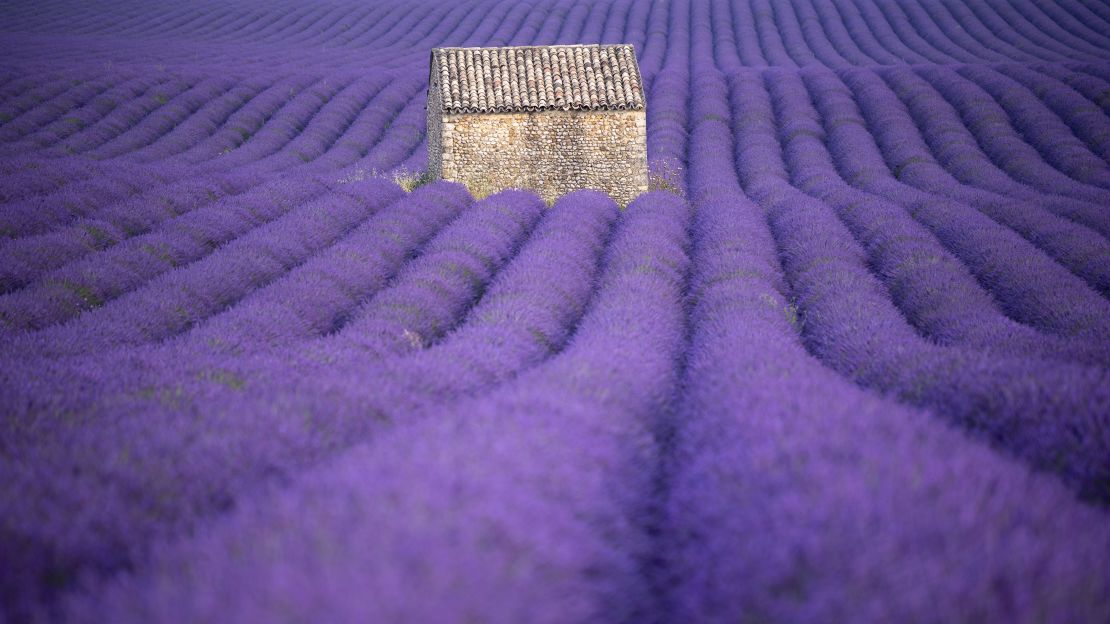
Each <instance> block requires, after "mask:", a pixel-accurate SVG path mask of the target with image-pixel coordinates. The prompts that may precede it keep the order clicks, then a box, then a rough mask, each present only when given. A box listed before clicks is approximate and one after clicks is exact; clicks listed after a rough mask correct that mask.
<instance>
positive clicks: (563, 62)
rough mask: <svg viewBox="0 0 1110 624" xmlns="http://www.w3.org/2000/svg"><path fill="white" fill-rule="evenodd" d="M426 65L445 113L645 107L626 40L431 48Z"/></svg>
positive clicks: (638, 73) (636, 69)
mask: <svg viewBox="0 0 1110 624" xmlns="http://www.w3.org/2000/svg"><path fill="white" fill-rule="evenodd" d="M431 71H432V72H435V73H437V74H438V76H439V94H438V96H439V97H440V98H441V102H442V105H443V110H444V112H446V113H509V112H521V111H538V110H642V109H643V108H644V89H643V83H642V82H641V80H640V68H639V66H638V65H637V64H636V54H635V51H634V50H633V49H632V46H631V45H627V44H626V45H558V46H528V47H506V48H436V49H434V50H432V64H431ZM436 95H437V94H435V93H431V92H429V94H428V97H436Z"/></svg>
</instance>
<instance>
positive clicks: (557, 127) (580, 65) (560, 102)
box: [427, 45, 648, 206]
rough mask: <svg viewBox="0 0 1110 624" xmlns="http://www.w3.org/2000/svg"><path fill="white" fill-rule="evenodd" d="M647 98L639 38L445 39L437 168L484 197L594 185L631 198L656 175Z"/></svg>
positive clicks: (431, 146)
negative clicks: (485, 42)
mask: <svg viewBox="0 0 1110 624" xmlns="http://www.w3.org/2000/svg"><path fill="white" fill-rule="evenodd" d="M644 105H645V99H644V91H643V83H642V81H641V77H640V69H639V66H638V65H637V63H636V55H635V52H634V51H633V48H632V46H631V45H573V46H528V47H503V48H436V49H434V50H432V58H431V73H430V76H429V86H428V105H427V111H428V168H429V171H428V174H429V176H430V177H431V178H433V179H444V180H454V181H458V182H462V183H463V184H465V185H466V186H467V188H469V189H470V191H471V193H473V194H474V196H475V197H484V196H486V195H489V194H491V193H494V192H496V191H499V190H501V189H505V188H524V189H531V190H534V191H536V192H537V193H539V194H540V196H541V197H543V198H544V199H545V200H546V201H547V202H548V203H550V202H553V201H554V200H555V199H556V198H557V197H558V196H560V195H562V194H564V193H567V192H569V191H573V190H576V189H583V188H591V189H597V190H601V191H604V192H606V193H608V194H609V195H610V196H612V197H613V199H615V200H616V201H617V202H618V203H620V204H621V205H622V206H623V205H627V204H628V202H630V201H631V200H632V199H633V198H635V197H636V196H637V195H639V194H640V193H643V192H644V191H646V190H647V185H648V172H647V125H646V118H645V112H644Z"/></svg>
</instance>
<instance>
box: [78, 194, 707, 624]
mask: <svg viewBox="0 0 1110 624" xmlns="http://www.w3.org/2000/svg"><path fill="white" fill-rule="evenodd" d="M688 214H689V211H688V208H687V207H686V206H685V205H684V204H683V203H681V202H679V201H677V200H675V199H674V198H671V197H668V196H648V197H647V198H641V199H639V200H637V202H634V203H633V204H632V205H631V206H630V207H629V209H628V211H627V212H626V213H625V215H624V217H623V218H622V225H621V226H620V227H619V229H618V231H617V232H616V234H615V236H614V239H613V242H612V244H611V248H610V251H609V253H608V254H607V260H606V268H605V272H604V276H603V278H602V282H601V285H600V288H599V291H598V295H597V299H596V301H595V303H594V305H593V306H592V307H591V308H590V311H589V312H588V313H587V315H586V316H585V317H584V318H583V321H582V324H581V326H580V327H579V328H578V330H577V332H576V333H575V336H574V338H573V340H572V341H571V343H570V344H569V345H568V347H567V349H566V350H565V351H564V352H563V353H561V354H560V355H559V356H557V357H555V358H553V359H552V360H551V361H550V362H548V363H547V364H545V365H544V366H543V367H542V368H539V369H536V370H535V371H534V372H533V373H529V374H527V375H525V376H523V377H521V378H520V379H519V380H518V381H516V382H514V383H511V384H508V385H507V386H505V387H504V388H502V389H499V390H498V391H495V392H493V393H491V394H488V395H486V396H482V397H478V398H475V399H473V400H470V401H467V402H463V403H460V404H458V405H457V407H454V408H452V409H450V410H449V411H446V412H444V413H441V414H440V415H439V417H437V418H435V419H429V420H424V421H422V422H420V423H417V424H415V425H412V426H410V427H407V428H404V429H398V430H397V431H396V432H395V433H392V434H391V435H389V436H388V438H383V439H382V440H381V441H380V442H378V443H374V444H371V445H368V446H364V447H359V448H357V449H354V450H352V451H350V452H348V453H346V454H344V455H342V456H340V457H339V458H337V459H336V460H334V461H332V462H328V463H327V464H325V465H322V466H320V467H319V468H317V469H316V470H313V471H311V472H310V473H308V474H307V475H305V476H304V477H302V478H301V479H298V480H297V481H296V482H295V483H293V484H292V485H291V486H290V487H288V488H286V489H285V490H284V491H283V492H281V493H277V494H276V495H275V496H274V497H257V498H254V499H253V500H251V501H249V502H248V503H246V504H245V505H244V506H242V507H241V508H239V509H237V510H236V511H235V513H233V514H232V515H230V516H229V517H228V518H226V519H224V520H221V521H219V522H215V523H212V524H211V525H210V526H207V527H205V531H204V534H203V536H198V537H197V538H192V539H182V540H178V541H176V542H175V543H174V544H173V545H172V547H171V548H169V549H166V550H163V551H162V554H160V555H159V556H158V557H159V558H158V559H157V560H156V561H152V562H151V564H152V565H151V567H150V568H146V567H144V571H145V570H149V571H150V572H152V573H154V574H155V575H157V574H158V572H157V570H163V571H171V570H175V569H177V567H178V566H182V565H187V566H190V567H192V566H195V565H198V564H201V565H203V563H202V562H204V561H209V560H210V559H209V557H208V556H207V555H205V554H204V553H205V551H206V550H207V549H208V548H214V549H217V550H222V549H224V548H225V547H228V546H230V544H232V543H236V544H240V545H242V546H243V549H242V550H241V551H240V552H244V553H252V552H255V553H261V551H259V550H257V549H256V548H254V547H253V546H251V545H250V544H251V543H252V542H254V540H256V539H261V540H265V541H266V542H267V543H270V544H271V545H272V546H273V547H274V548H276V549H278V552H280V553H281V555H280V557H281V558H282V559H283V560H303V559H302V557H305V558H308V560H317V561H320V563H324V560H323V559H317V558H319V557H328V561H329V563H328V564H327V565H328V569H329V570H331V571H332V572H333V573H335V574H337V575H339V577H341V578H343V583H344V584H346V583H353V584H357V585H360V586H362V587H363V588H364V591H367V592H370V593H371V595H374V596H376V597H377V598H376V599H375V600H370V601H363V602H360V603H345V602H342V601H331V600H328V599H327V598H326V593H325V594H321V595H319V596H318V597H319V600H317V599H316V598H313V599H312V600H309V601H305V602H303V603H302V602H298V604H304V605H308V604H313V605H314V606H313V617H316V616H323V617H325V618H327V619H332V618H337V619H343V618H349V617H354V618H356V619H361V618H367V619H377V618H383V617H384V618H386V619H389V618H391V617H398V618H400V619H415V620H423V619H438V618H439V617H440V616H443V615H446V614H448V613H450V614H452V615H454V614H460V613H462V614H467V615H469V616H470V617H472V618H475V619H481V620H483V621H513V620H520V619H525V620H528V621H544V622H546V621H551V622H556V621H577V620H586V619H597V620H614V619H616V620H624V619H630V618H632V619H634V618H636V617H638V616H643V615H644V614H643V613H642V612H640V611H639V609H640V608H642V606H643V605H644V604H645V603H646V602H647V601H648V600H649V594H648V587H647V586H646V584H645V582H644V579H643V578H642V577H641V575H640V568H639V563H640V559H641V558H642V557H643V556H644V555H645V554H646V549H647V546H648V539H647V535H646V534H645V533H644V532H643V530H642V529H637V528H636V525H635V523H636V519H637V517H638V516H639V515H641V514H642V512H643V509H644V508H645V507H646V505H647V501H648V500H649V497H650V495H651V493H652V479H651V473H650V471H645V470H644V468H645V467H646V466H651V465H652V464H653V463H654V462H656V461H657V451H656V450H655V447H654V444H653V442H652V430H653V427H654V424H653V423H654V418H655V417H656V415H657V414H658V413H659V412H660V411H661V410H663V409H664V408H665V405H666V402H667V397H668V396H669V391H670V390H671V389H673V388H675V387H676V383H677V373H678V366H677V364H678V359H679V353H680V349H681V348H682V343H683V341H682V333H683V331H682V330H683V326H682V321H683V314H682V305H681V292H682V283H683V277H684V271H685V266H686V256H685V254H684V252H683V248H684V242H685V241H684V239H685V226H686V221H687V219H688ZM645 309H646V310H651V312H650V313H646V314H645V312H644V310H645ZM584 370H586V371H590V372H591V374H590V375H588V376H585V375H583V371H584ZM645 387H646V388H651V389H652V390H651V391H650V392H642V391H640V388H645ZM366 474H374V475H376V478H375V479H372V480H369V481H367V480H366V479H365V478H364V476H365V475H366ZM510 474H511V475H514V478H513V479H511V487H505V486H506V485H509V484H508V483H506V482H505V477H506V476H507V475H510ZM355 475H363V477H359V478H357V479H355V478H354V476H355ZM502 484H504V485H502ZM506 496H508V497H509V498H508V499H506V498H505V497H506ZM506 500H512V501H519V502H520V504H515V503H510V504H505V501H506ZM382 501H390V502H389V503H388V504H385V505H383V504H382ZM294 509H296V510H297V511H296V515H297V517H298V520H297V522H296V523H295V526H297V527H300V528H299V529H295V530H294V532H290V531H289V527H290V526H291V525H289V524H288V518H289V516H288V514H289V513H290V512H292V511H293V510H294ZM339 509H345V510H347V511H346V512H344V513H338V514H337V513H336V511H337V510H339ZM494 510H497V511H496V513H493V512H494ZM491 514H492V515H491ZM418 518H422V520H418ZM413 522H417V523H418V524H417V525H414V524H413ZM248 525H249V526H250V527H251V528H250V529H249V530H244V529H246V528H247V526H248ZM278 527H284V528H283V529H281V531H280V534H279V533H278ZM538 527H543V528H542V529H540V530H538V531H537V528H538ZM301 530H303V531H304V533H303V535H299V534H298V533H299V532H300V531H301ZM352 532H353V533H352ZM308 535H333V536H339V535H343V536H345V537H348V538H349V537H352V536H354V535H358V536H359V537H358V539H356V540H354V542H353V543H358V544H361V545H362V546H361V547H357V548H355V549H350V548H348V549H344V550H343V552H340V551H338V550H334V549H331V548H328V547H325V548H318V547H317V546H316V545H313V542H312V540H308V541H305V539H304V537H307V536H308ZM362 547H364V548H366V549H367V550H366V551H363V550H362ZM383 549H384V550H383ZM368 552H376V553H378V555H379V556H376V557H372V558H369V559H368V558H367V557H365V554H366V553H368ZM328 553H331V554H328ZM383 553H389V554H387V555H386V556H381V555H382V554H383ZM393 553H396V555H394V554H393ZM405 553H412V554H411V555H406V554H405ZM394 556H397V557H402V558H407V557H408V556H415V557H417V558H419V559H425V558H427V557H434V558H435V560H437V561H441V562H442V563H441V564H439V565H438V566H436V567H435V568H431V569H430V568H428V567H425V566H400V567H398V566H397V565H396V561H395V560H394ZM337 557H338V558H337ZM441 557H442V559H441ZM369 562H377V563H370V565H367V564H368V563H369ZM379 566H380V567H379ZM308 567H309V568H311V567H314V565H312V564H309V566H308ZM279 569H280V568H275V567H274V566H272V565H270V564H269V563H268V562H267V561H266V560H264V558H258V559H256V558H254V557H252V556H249V555H248V556H246V557H244V558H241V559H239V567H227V566H223V565H220V566H213V567H212V569H211V571H210V572H209V571H208V570H205V572H204V573H202V574H199V575H197V576H195V577H193V578H195V579H197V580H198V582H199V584H198V585H197V586H195V587H185V586H183V585H176V584H175V585H174V586H171V585H169V584H165V583H160V582H157V579H156V576H144V577H143V578H142V580H131V579H130V578H126V577H121V578H119V579H118V581H115V582H113V583H110V584H109V585H108V586H107V587H104V588H100V589H98V590H97V591H96V596H98V597H96V598H92V594H90V595H89V598H88V599H91V600H93V601H95V603H96V606H95V607H93V609H94V610H95V611H97V612H100V613H111V617H112V618H113V619H121V621H122V620H129V619H130V618H140V619H142V618H146V617H155V618H157V617H160V616H159V615H158V614H159V613H162V609H164V608H165V607H166V606H168V605H170V604H176V612H177V613H182V612H188V613H190V617H198V618H205V617H209V616H210V615H212V614H214V613H216V611H212V609H218V612H219V613H222V614H231V615H232V617H239V616H246V614H247V613H253V614H256V615H259V616H260V617H262V618H263V619H265V618H268V617H270V616H269V615H265V614H266V613H271V614H273V615H276V612H271V611H270V608H269V607H267V606H266V605H272V604H275V603H273V601H272V599H271V598H272V597H276V596H277V595H278V593H280V592H281V591H282V590H281V589H280V588H281V586H282V584H283V582H282V580H281V579H282V575H281V574H280V573H279ZM221 570H222V572H221ZM171 573H172V572H171ZM240 573H242V574H243V575H244V576H243V578H250V579H252V580H251V581H250V582H251V586H250V591H249V595H252V596H256V597H257V598H258V602H256V603H255V602H252V603H250V604H248V603H244V602H242V601H238V600H234V599H231V600H229V601H228V602H227V603H226V604H225V603H224V600H223V599H219V600H217V601H193V600H190V599H188V598H187V596H189V595H193V596H198V595H208V591H209V589H210V588H219V587H222V586H224V585H225V583H224V580H223V578H224V577H223V576H222V574H234V575H235V576H236V578H239V574H240ZM394 578H396V579H397V580H398V581H399V582H400V583H402V584H403V585H404V586H407V587H411V588H414V589H415V590H416V591H418V592H419V593H420V595H421V596H422V597H423V599H422V600H409V599H407V597H406V596H405V595H402V594H398V593H396V592H394V591H392V590H390V589H389V587H391V586H392V585H393V582H394V581H392V580H391V579H394ZM150 581H153V583H151V585H150V590H149V591H148V590H146V587H147V583H148V582H150ZM132 585H136V586H142V587H143V588H144V589H143V590H140V591H138V592H136V591H134V590H133V588H132ZM175 587H176V589H175ZM317 587H321V588H323V586H317ZM155 588H164V589H165V591H167V592H168V593H166V594H159V593H158V591H159V590H157V589H155ZM179 590H180V591H181V592H182V593H181V594H177V591H179ZM306 590H307V591H314V590H313V589H311V588H310V587H306ZM325 592H326V590H325ZM568 595H575V596H579V598H578V599H576V600H573V601H567V600H566V599H565V596H568ZM136 598H137V600H136ZM179 598H180V599H179ZM228 598H231V596H228ZM85 601H86V598H84V597H82V598H80V599H75V601H74V603H73V604H72V606H73V611H72V613H73V614H75V615H77V614H79V613H81V612H85V609H86V608H88V607H89V606H91V605H90V604H87V603H85ZM348 604H350V605H352V606H353V607H354V609H355V610H354V611H350V610H348V606H347V605H348ZM240 609H242V610H240ZM280 609H281V610H282V611H283V612H285V613H286V614H288V613H289V611H287V610H286V607H280ZM321 609H322V610H321ZM448 609H449V611H448ZM303 615H305V616H307V615H308V612H307V611H305V612H303Z"/></svg>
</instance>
